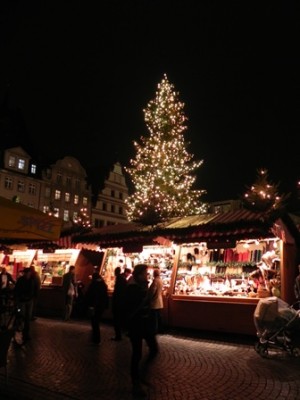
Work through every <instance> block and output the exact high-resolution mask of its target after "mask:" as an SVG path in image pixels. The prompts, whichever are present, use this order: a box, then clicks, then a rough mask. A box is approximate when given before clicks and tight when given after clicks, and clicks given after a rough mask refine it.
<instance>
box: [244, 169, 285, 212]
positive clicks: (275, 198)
mask: <svg viewBox="0 0 300 400" xmlns="http://www.w3.org/2000/svg"><path fill="white" fill-rule="evenodd" d="M246 189H247V192H246V193H245V195H244V199H243V203H244V206H245V207H246V208H249V209H252V210H256V211H266V212H270V211H274V210H279V209H282V208H283V207H284V205H285V201H286V200H287V199H288V197H289V195H288V194H285V195H280V194H279V184H278V183H277V184H274V183H271V182H270V180H269V176H268V171H267V170H266V169H264V168H262V169H259V170H257V177H256V181H255V182H254V183H253V185H252V186H250V187H247V188H246Z"/></svg>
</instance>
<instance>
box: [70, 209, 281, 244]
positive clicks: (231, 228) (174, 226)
mask: <svg viewBox="0 0 300 400" xmlns="http://www.w3.org/2000/svg"><path fill="white" fill-rule="evenodd" d="M273 223H274V220H272V219H270V218H269V217H268V218H267V217H266V214H264V213H262V212H253V211H249V210H235V211H229V212H225V213H218V214H203V215H193V216H188V217H184V218H172V219H170V220H168V221H165V222H163V223H160V224H157V225H156V226H154V227H152V226H143V225H141V224H131V223H129V224H119V225H111V226H107V227H104V228H99V229H93V230H92V232H89V233H86V234H83V235H78V236H77V237H74V238H73V241H74V242H77V243H80V242H81V243H97V244H98V245H99V246H101V247H122V246H124V245H126V244H128V243H134V242H135V243H139V244H141V243H143V244H144V245H147V244H154V243H156V242H157V241H156V240H155V239H156V238H157V237H158V236H159V237H164V238H166V239H169V240H172V241H174V242H175V243H183V242H190V241H194V240H195V241H206V242H213V243H219V244H221V243H222V245H226V244H227V245H228V246H229V245H230V244H231V243H232V241H235V240H242V239H245V238H247V239H252V238H266V237H272V236H274V234H273V233H272V225H273Z"/></svg>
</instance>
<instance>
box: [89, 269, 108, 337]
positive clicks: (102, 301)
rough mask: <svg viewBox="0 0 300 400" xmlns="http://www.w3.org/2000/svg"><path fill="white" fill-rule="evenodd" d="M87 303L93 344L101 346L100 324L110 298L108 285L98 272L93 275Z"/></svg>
mask: <svg viewBox="0 0 300 400" xmlns="http://www.w3.org/2000/svg"><path fill="white" fill-rule="evenodd" d="M85 302H86V305H87V307H88V313H89V318H90V322H91V327H92V342H93V343H94V344H100V343H101V330H100V323H101V319H102V315H103V313H104V311H105V310H106V309H107V308H108V305H109V298H108V288H107V284H106V282H105V281H104V279H102V277H101V276H100V275H99V273H98V272H94V273H93V275H92V281H91V283H90V284H89V286H88V288H87V290H86V293H85Z"/></svg>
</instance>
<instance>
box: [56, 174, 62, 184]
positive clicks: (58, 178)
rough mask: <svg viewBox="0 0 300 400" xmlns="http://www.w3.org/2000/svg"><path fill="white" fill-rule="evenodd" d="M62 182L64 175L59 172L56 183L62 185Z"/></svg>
mask: <svg viewBox="0 0 300 400" xmlns="http://www.w3.org/2000/svg"><path fill="white" fill-rule="evenodd" d="M61 181H62V174H61V173H60V172H58V174H57V175H56V183H61Z"/></svg>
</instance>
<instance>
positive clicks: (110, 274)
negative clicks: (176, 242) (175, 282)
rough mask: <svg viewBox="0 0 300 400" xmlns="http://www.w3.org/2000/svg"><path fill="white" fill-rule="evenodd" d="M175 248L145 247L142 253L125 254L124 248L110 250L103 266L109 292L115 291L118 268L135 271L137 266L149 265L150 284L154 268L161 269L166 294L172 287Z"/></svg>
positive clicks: (103, 274) (102, 273) (102, 271)
mask: <svg viewBox="0 0 300 400" xmlns="http://www.w3.org/2000/svg"><path fill="white" fill-rule="evenodd" d="M174 258H175V248H174V247H172V246H171V247H169V246H143V250H142V252H140V253H123V250H122V248H109V249H107V250H106V254H105V257H104V260H103V264H102V266H101V275H102V276H103V278H104V280H105V282H106V283H107V286H108V289H109V291H113V288H114V283H115V275H114V271H115V268H116V267H118V266H119V267H121V271H122V272H123V271H124V268H130V269H131V270H133V268H134V266H135V265H137V264H141V263H143V264H147V265H148V272H149V282H150V281H151V280H152V272H153V269H154V268H159V269H160V276H161V279H162V281H163V285H164V287H163V290H164V293H167V292H168V290H169V287H170V282H171V275H172V271H173V266H174Z"/></svg>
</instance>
